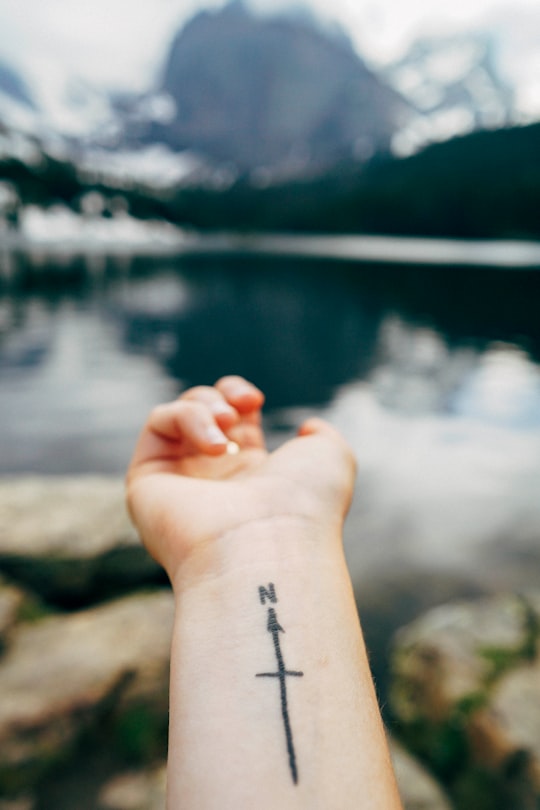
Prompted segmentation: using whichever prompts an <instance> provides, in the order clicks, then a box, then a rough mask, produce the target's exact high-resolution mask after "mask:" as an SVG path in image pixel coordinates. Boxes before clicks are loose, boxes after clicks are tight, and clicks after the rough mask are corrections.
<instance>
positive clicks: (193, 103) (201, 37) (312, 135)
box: [138, 2, 409, 174]
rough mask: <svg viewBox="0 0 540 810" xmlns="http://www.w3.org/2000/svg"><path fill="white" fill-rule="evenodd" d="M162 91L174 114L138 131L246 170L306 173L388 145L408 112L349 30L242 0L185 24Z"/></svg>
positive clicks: (160, 86)
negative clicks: (266, 11)
mask: <svg viewBox="0 0 540 810" xmlns="http://www.w3.org/2000/svg"><path fill="white" fill-rule="evenodd" d="M157 91H158V93H160V94H161V95H162V97H163V96H165V97H168V98H169V99H171V101H172V103H173V104H174V112H173V115H172V116H171V117H170V119H169V120H168V121H167V122H165V123H161V122H157V121H154V122H151V123H149V124H148V125H147V126H146V128H144V127H141V129H140V131H139V133H138V137H140V138H142V139H143V140H145V141H156V140H158V141H162V142H163V143H165V144H167V145H169V146H170V147H171V148H173V149H175V150H182V149H191V150H195V151H197V152H200V153H202V154H204V155H206V156H207V157H209V158H211V159H212V160H213V161H215V162H216V163H222V164H223V163H232V164H234V166H236V167H238V168H239V169H240V171H242V172H249V171H253V170H255V169H259V170H261V169H265V168H266V169H269V170H271V171H273V172H275V171H278V172H281V173H283V174H287V173H288V172H289V173H291V174H295V173H302V172H303V171H306V170H309V169H310V168H316V169H321V168H325V167H327V166H328V165H332V164H334V163H335V162H336V161H338V160H341V159H343V158H347V157H350V156H358V157H363V158H365V157H369V156H371V155H372V154H373V153H374V152H381V151H382V152H384V151H387V150H388V149H389V148H390V143H391V140H392V137H393V136H394V135H395V133H396V131H398V129H399V128H400V127H401V126H402V125H403V123H404V121H405V119H406V118H407V115H408V112H409V105H408V104H407V103H406V102H405V101H404V100H403V98H402V97H401V96H400V95H399V94H398V93H397V92H396V91H394V90H392V89H390V88H389V87H388V86H386V84H385V83H384V82H383V81H381V80H380V79H379V78H378V77H377V76H376V75H375V74H374V73H373V72H372V71H370V70H369V69H368V68H367V67H366V65H365V64H364V62H363V61H362V60H361V58H360V57H359V56H358V54H357V53H356V52H355V50H354V49H353V47H352V45H351V43H350V41H349V40H348V39H347V38H346V37H345V35H344V34H336V33H330V32H328V31H323V30H322V29H319V28H317V27H316V25H315V24H314V23H313V22H311V21H309V20H307V19H306V18H305V17H303V16H291V15H287V16H274V17H261V16H257V15H256V14H254V13H253V12H251V11H249V10H248V9H247V8H246V7H245V6H244V4H243V3H242V2H233V3H230V4H229V5H227V6H225V7H224V8H223V9H221V10H219V11H204V12H201V13H199V14H197V15H196V16H195V17H194V18H193V19H192V20H191V21H190V22H189V23H188V24H187V25H186V26H185V27H184V28H183V29H182V30H181V31H180V33H179V34H178V36H177V37H176V38H175V40H174V41H173V43H172V47H171V49H170V52H169V55H168V58H167V60H166V64H165V68H164V71H163V75H162V77H161V80H160V81H159V83H158V87H157Z"/></svg>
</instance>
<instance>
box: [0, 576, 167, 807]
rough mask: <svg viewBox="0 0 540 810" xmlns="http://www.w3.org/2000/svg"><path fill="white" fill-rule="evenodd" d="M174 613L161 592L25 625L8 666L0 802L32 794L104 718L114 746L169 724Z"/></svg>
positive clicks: (0, 722)
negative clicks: (83, 736)
mask: <svg viewBox="0 0 540 810" xmlns="http://www.w3.org/2000/svg"><path fill="white" fill-rule="evenodd" d="M173 611H174V605H173V596H172V593H171V592H169V591H160V592H155V593H147V594H140V595H134V596H130V597H126V598H124V599H120V600H117V601H115V602H111V603H109V604H103V605H100V606H99V607H96V608H93V609H91V610H85V611H81V612H79V613H74V614H71V615H56V616H52V617H49V618H46V619H43V620H41V621H39V622H36V623H34V624H24V625H21V626H19V627H18V628H17V630H16V632H15V633H14V635H13V638H12V642H11V645H10V647H9V648H8V650H7V652H6V653H5V655H4V657H3V659H2V662H1V666H0V694H1V695H2V700H1V701H0V750H1V751H2V757H1V759H0V796H2V795H4V796H6V795H7V796H10V795H17V793H18V792H21V791H25V792H28V790H29V789H30V788H31V787H32V786H33V785H35V784H37V782H38V781H39V779H41V778H42V777H43V775H44V774H46V773H47V772H48V771H49V770H50V769H51V767H52V766H53V765H54V764H56V763H57V762H59V761H60V760H65V759H66V757H68V756H69V755H70V753H71V751H72V750H73V748H74V745H75V744H76V743H77V741H78V740H79V739H80V738H81V736H82V735H83V734H84V733H85V732H88V730H89V729H92V728H93V727H95V726H96V725H97V724H99V723H100V722H107V723H109V724H111V729H113V730H112V731H111V733H110V744H111V745H117V744H121V743H122V740H124V741H125V743H126V745H131V746H137V745H142V743H141V739H142V740H143V741H144V736H143V737H141V735H145V734H146V735H147V734H148V727H149V725H151V724H152V722H154V724H157V725H160V727H164V728H166V719H167V710H168V677H169V655H170V638H171V632H172V622H173ZM141 726H144V728H143V729H142V730H141Z"/></svg>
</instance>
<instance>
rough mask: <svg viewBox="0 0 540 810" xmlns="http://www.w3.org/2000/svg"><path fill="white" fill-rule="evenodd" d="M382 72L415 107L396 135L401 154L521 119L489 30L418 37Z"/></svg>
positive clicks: (395, 143)
mask: <svg viewBox="0 0 540 810" xmlns="http://www.w3.org/2000/svg"><path fill="white" fill-rule="evenodd" d="M381 75H382V76H383V77H384V79H385V80H386V81H387V82H388V84H389V85H390V86H392V87H393V88H394V89H395V90H396V91H397V92H399V93H400V94H401V95H402V96H404V97H405V98H406V99H407V100H408V102H409V103H410V105H411V106H412V107H414V109H415V110H416V115H414V116H411V118H410V120H409V122H408V123H407V125H406V126H405V127H404V128H403V129H402V130H401V131H400V132H399V133H398V135H397V137H396V138H395V140H394V143H393V146H394V150H395V151H396V152H397V153H399V154H410V153H412V152H415V151H417V150H418V148H420V147H421V146H424V145H425V144H426V143H428V142H430V141H441V140H446V139H448V138H451V137H453V136H455V135H462V134H465V133H467V132H472V131H474V130H481V129H497V128H499V127H502V126H507V125H508V124H511V123H518V122H519V120H520V116H519V114H518V112H517V110H516V106H515V93H514V91H513V88H512V87H511V85H510V83H509V82H508V81H507V80H506V79H504V78H503V76H502V73H501V68H500V59H499V54H498V50H497V45H496V39H495V37H494V35H493V34H491V33H490V32H488V31H482V32H477V31H469V32H465V33H461V34H453V35H452V36H442V37H441V36H439V37H431V38H422V39H419V40H416V41H415V42H413V43H412V45H411V47H410V48H409V50H408V51H407V52H406V53H405V55H404V56H403V57H401V58H400V59H398V60H397V61H395V62H393V63H392V64H390V65H388V66H387V67H386V68H385V69H384V70H383V71H382V73H381Z"/></svg>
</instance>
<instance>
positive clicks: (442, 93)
mask: <svg viewBox="0 0 540 810" xmlns="http://www.w3.org/2000/svg"><path fill="white" fill-rule="evenodd" d="M488 22H489V25H488ZM533 28H534V26H533V25H532V24H531V23H530V21H529V22H528V21H527V20H526V19H525V18H523V17H520V16H519V15H514V17H512V15H509V14H506V15H502V16H501V14H499V16H498V17H493V19H490V20H489V21H486V25H485V27H484V29H483V31H482V33H478V32H476V31H465V32H463V31H462V32H460V33H452V34H450V33H449V34H447V35H446V36H445V37H439V38H433V37H432V38H430V39H427V38H424V39H421V40H418V41H417V42H415V43H413V44H412V45H411V47H410V48H409V50H408V51H407V52H406V53H405V54H404V55H403V56H402V57H401V58H400V59H399V60H397V61H395V62H394V63H392V64H390V65H386V66H378V67H375V66H373V65H371V66H370V67H368V66H367V65H366V64H365V63H364V62H363V60H362V59H361V57H360V56H359V55H358V54H357V53H356V51H355V50H354V47H353V46H352V44H351V41H350V40H349V39H348V38H347V36H346V34H345V33H344V32H343V31H341V32H339V33H338V32H336V31H335V30H327V29H325V28H324V27H320V26H318V24H317V23H316V22H315V21H314V20H311V19H309V18H307V17H302V16H301V15H296V16H295V15H294V14H293V15H289V16H287V15H283V14H282V13H281V14H279V15H277V16H276V15H275V14H270V13H268V14H265V15H263V16H261V15H253V14H252V13H251V12H250V11H249V9H248V8H247V7H246V6H244V5H243V4H242V3H241V2H240V3H239V2H236V3H231V4H229V5H228V6H226V7H225V8H223V9H221V10H217V11H216V10H214V11H213V12H203V13H200V14H198V15H196V16H195V17H194V18H193V19H192V20H191V21H190V22H188V23H187V25H186V26H184V27H183V28H182V30H181V31H179V32H178V34H177V36H176V37H175V38H174V39H173V41H172V44H171V46H170V48H169V52H168V54H165V53H164V68H163V71H162V75H161V76H156V77H155V79H154V85H153V87H154V89H153V91H149V92H146V93H141V94H138V95H136V94H133V93H131V94H129V95H128V94H124V96H121V95H120V94H119V93H116V94H114V93H111V92H108V91H107V92H106V91H104V90H103V89H100V88H98V87H94V86H92V85H91V84H90V83H89V82H88V81H86V80H82V79H81V78H80V77H77V76H76V75H67V74H66V72H65V70H64V68H63V66H62V64H61V63H60V62H54V61H53V60H52V58H51V57H50V56H49V57H48V58H47V60H45V61H44V57H41V58H38V57H36V58H35V59H34V60H26V61H25V62H24V65H25V67H24V69H23V68H20V67H17V66H15V65H12V64H5V63H1V62H0V159H2V158H6V157H9V156H11V157H15V158H18V159H19V160H21V161H23V162H25V163H27V164H31V165H36V163H39V161H40V160H42V159H43V153H45V154H51V155H53V156H54V157H57V158H61V159H66V160H69V161H72V162H74V163H75V164H76V166H77V167H78V170H79V173H80V175H81V177H83V178H85V179H91V178H94V180H95V181H98V182H103V183H110V184H111V185H112V186H113V187H116V188H119V189H122V188H128V187H132V186H133V184H135V183H140V184H141V185H144V186H147V187H153V188H156V189H164V188H167V187H168V186H173V185H182V184H184V185H186V184H187V185H197V184H201V185H212V186H214V187H215V186H223V185H225V186H226V185H228V184H230V183H231V182H233V180H234V178H235V177H236V176H237V172H238V171H239V170H240V171H246V170H247V171H252V172H253V170H254V169H255V174H254V175H253V176H255V175H256V174H257V171H258V172H259V173H260V171H261V167H262V171H263V172H266V175H265V177H266V176H267V175H268V176H270V175H271V176H272V177H273V178H276V177H277V178H279V177H282V178H285V177H287V176H294V174H295V173H297V174H301V173H302V172H306V171H307V172H309V171H310V168H311V167H312V166H314V165H319V166H322V167H324V166H329V165H331V164H332V161H333V160H336V159H339V158H340V157H343V156H352V157H356V158H358V159H367V158H369V156H370V155H372V154H373V153H374V152H375V151H377V150H385V149H388V148H391V149H392V151H394V152H395V153H396V154H400V155H405V154H411V153H413V152H415V151H417V150H418V149H420V148H421V147H422V146H424V145H425V144H427V143H429V142H432V141H437V140H445V139H447V138H450V137H452V136H454V135H458V134H463V133H466V132H470V131H471V130H473V129H476V128H486V127H487V128H496V127H499V126H504V125H505V124H512V123H521V122H522V121H523V120H524V113H523V110H524V109H526V110H527V111H528V112H527V115H528V116H529V117H528V120H531V117H532V118H534V115H535V113H534V109H533V107H534V105H532V102H531V92H532V91H530V92H529V91H527V90H526V87H525V85H526V80H527V81H528V84H527V85H526V86H527V87H529V90H530V88H531V87H532V86H533V85H532V84H531V83H533V84H534V75H535V70H534V66H535V65H536V66H537V67H540V62H539V61H538V60H539V59H540V56H538V54H537V50H535V49H534V48H533V45H534V43H535V42H536V40H535V37H534V35H533V33H534V32H533ZM534 54H536V56H535V55H534ZM535 59H536V61H535ZM306 66H307V67H306ZM520 66H521V67H520ZM518 68H519V70H518ZM536 73H537V74H538V75H540V73H538V71H536ZM536 81H537V84H538V81H539V80H536ZM524 88H525V89H524ZM527 93H528V95H527ZM524 99H525V101H524ZM527 104H528V106H527ZM538 116H540V109H539V110H538V111H537V113H536V117H538ZM160 143H161V145H160ZM279 167H281V168H279Z"/></svg>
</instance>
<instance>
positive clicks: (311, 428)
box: [298, 417, 357, 475]
mask: <svg viewBox="0 0 540 810" xmlns="http://www.w3.org/2000/svg"><path fill="white" fill-rule="evenodd" d="M298 436H299V437H302V436H318V437H320V438H322V439H326V440H329V441H330V442H332V443H333V445H334V446H335V448H336V449H337V450H338V451H339V452H340V453H341V454H342V456H343V458H344V460H345V462H346V464H347V466H348V467H349V469H350V471H351V472H352V473H353V475H354V474H356V466H357V464H356V458H355V455H354V453H353V451H352V450H351V448H350V446H349V444H348V443H347V442H346V441H345V439H344V438H343V436H342V435H341V433H340V432H339V431H338V430H336V428H334V427H332V425H330V424H329V423H328V422H326V421H325V420H324V419H319V418H317V417H312V418H311V419H308V420H307V421H306V422H304V423H303V424H302V425H301V426H300V429H299V430H298Z"/></svg>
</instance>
